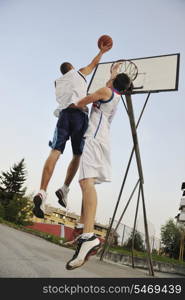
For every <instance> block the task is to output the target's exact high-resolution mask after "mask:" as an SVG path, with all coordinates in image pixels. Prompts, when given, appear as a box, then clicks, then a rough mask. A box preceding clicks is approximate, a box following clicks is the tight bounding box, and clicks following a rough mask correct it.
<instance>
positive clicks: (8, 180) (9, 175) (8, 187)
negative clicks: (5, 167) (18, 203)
mask: <svg viewBox="0 0 185 300" xmlns="http://www.w3.org/2000/svg"><path fill="white" fill-rule="evenodd" d="M25 180H26V170H25V164H24V159H22V160H21V161H20V162H19V163H18V164H14V165H13V167H12V168H10V171H7V172H2V173H1V175H0V188H1V191H4V192H6V193H8V194H10V195H12V194H18V195H21V196H23V195H24V194H25V192H26V188H23V187H22V186H23V184H24V182H25Z"/></svg>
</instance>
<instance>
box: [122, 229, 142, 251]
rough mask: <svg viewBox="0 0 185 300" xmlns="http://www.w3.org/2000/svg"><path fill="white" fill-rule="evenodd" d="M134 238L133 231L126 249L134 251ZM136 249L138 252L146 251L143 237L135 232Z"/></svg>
mask: <svg viewBox="0 0 185 300" xmlns="http://www.w3.org/2000/svg"><path fill="white" fill-rule="evenodd" d="M132 237H133V231H132V232H131V234H130V237H129V238H128V241H127V243H126V244H125V247H126V248H127V249H132ZM134 249H135V250H138V251H144V250H145V247H144V242H143V239H142V236H141V234H140V233H139V232H138V231H135V235H134Z"/></svg>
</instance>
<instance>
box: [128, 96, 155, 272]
mask: <svg viewBox="0 0 185 300" xmlns="http://www.w3.org/2000/svg"><path fill="white" fill-rule="evenodd" d="M126 102H127V108H128V114H129V120H130V127H131V132H132V138H133V143H134V150H135V157H136V162H137V168H138V173H139V178H140V189H141V197H142V203H143V217H144V227H145V239H146V247H147V254H148V256H147V258H148V268H149V274H150V275H152V276H154V271H153V265H152V259H151V251H150V242H149V234H148V223H147V217H146V208H145V200H144V188H143V184H144V178H143V170H142V164H141V157H140V151H139V143H138V137H137V131H136V125H135V118H134V111H133V106H132V99H131V95H129V94H127V95H126Z"/></svg>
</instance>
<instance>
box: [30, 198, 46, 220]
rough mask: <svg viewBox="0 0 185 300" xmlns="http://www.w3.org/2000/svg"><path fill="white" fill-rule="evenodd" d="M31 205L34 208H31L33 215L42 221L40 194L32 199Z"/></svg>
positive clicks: (42, 212) (42, 207)
mask: <svg viewBox="0 0 185 300" xmlns="http://www.w3.org/2000/svg"><path fill="white" fill-rule="evenodd" d="M33 203H34V205H35V207H34V208H33V214H34V215H35V216H36V217H37V218H40V219H44V206H43V197H42V195H41V194H40V193H38V194H37V195H35V197H34V198H33Z"/></svg>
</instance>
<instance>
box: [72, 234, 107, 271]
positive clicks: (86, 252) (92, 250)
mask: <svg viewBox="0 0 185 300" xmlns="http://www.w3.org/2000/svg"><path fill="white" fill-rule="evenodd" d="M100 246H101V242H100V240H99V239H98V238H97V237H96V236H95V235H93V236H92V237H91V238H89V239H83V238H82V237H81V238H79V239H78V242H77V248H76V251H75V254H74V256H73V258H72V259H71V260H69V261H68V262H67V264H66V269H67V270H73V269H75V268H78V267H81V266H82V265H83V264H84V263H85V262H86V260H88V258H89V256H90V255H95V254H96V253H97V251H98V249H99V248H100Z"/></svg>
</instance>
